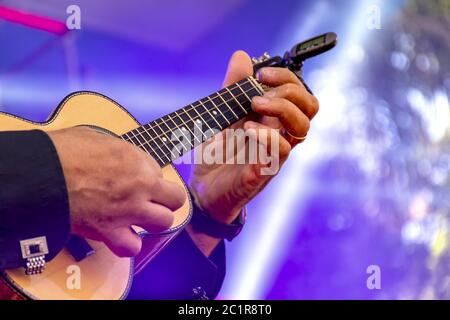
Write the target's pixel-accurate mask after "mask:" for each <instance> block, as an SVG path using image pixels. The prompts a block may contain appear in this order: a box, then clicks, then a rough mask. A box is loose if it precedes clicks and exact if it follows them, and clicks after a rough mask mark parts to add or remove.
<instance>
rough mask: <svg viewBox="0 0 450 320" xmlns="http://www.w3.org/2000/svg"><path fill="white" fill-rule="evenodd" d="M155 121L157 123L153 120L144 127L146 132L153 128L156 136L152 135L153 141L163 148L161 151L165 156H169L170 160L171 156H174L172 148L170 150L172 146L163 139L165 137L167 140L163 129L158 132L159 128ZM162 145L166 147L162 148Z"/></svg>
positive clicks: (159, 147) (160, 148)
mask: <svg viewBox="0 0 450 320" xmlns="http://www.w3.org/2000/svg"><path fill="white" fill-rule="evenodd" d="M154 123H155V121H152V122H150V123H149V124H146V125H145V126H143V128H144V130H145V131H146V132H148V131H147V130H151V131H152V132H153V134H154V136H153V135H152V138H153V141H154V143H155V144H156V146H157V148H158V149H159V150H161V152H162V153H163V154H164V156H165V158H168V159H169V160H170V158H171V156H172V150H170V148H169V147H168V146H167V145H166V144H165V143H164V141H163V139H166V140H167V138H165V137H163V136H162V131H160V132H158V128H156V127H155V126H154ZM161 146H163V147H164V148H162V147H161ZM163 149H165V150H166V151H164V150H163ZM169 155H170V156H169Z"/></svg>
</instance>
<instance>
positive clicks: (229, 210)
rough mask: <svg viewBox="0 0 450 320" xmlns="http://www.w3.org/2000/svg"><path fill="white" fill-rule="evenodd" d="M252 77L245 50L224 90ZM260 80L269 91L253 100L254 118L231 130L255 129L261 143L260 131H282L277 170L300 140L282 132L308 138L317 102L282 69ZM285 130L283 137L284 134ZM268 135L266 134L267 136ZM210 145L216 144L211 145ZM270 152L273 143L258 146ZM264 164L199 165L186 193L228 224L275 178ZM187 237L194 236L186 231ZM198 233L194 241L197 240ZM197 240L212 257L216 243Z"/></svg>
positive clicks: (231, 69)
mask: <svg viewBox="0 0 450 320" xmlns="http://www.w3.org/2000/svg"><path fill="white" fill-rule="evenodd" d="M250 75H253V67H252V63H251V59H250V57H249V56H248V55H247V54H246V53H245V52H243V51H237V52H235V53H234V54H233V56H232V57H231V60H230V63H229V66H228V72H227V75H226V77H225V81H224V84H223V85H224V87H225V86H229V85H231V84H233V83H235V82H237V81H240V80H242V79H244V78H246V77H247V76H250ZM258 79H259V80H260V81H261V82H262V83H263V84H266V85H268V86H270V87H271V88H272V90H270V91H269V92H266V93H265V94H264V95H263V96H262V97H255V98H253V100H252V109H253V111H254V113H251V114H249V115H248V116H247V117H246V118H245V119H243V120H241V121H239V122H237V123H235V124H234V125H233V126H232V127H231V128H233V129H237V128H242V129H244V130H248V129H254V130H255V132H256V135H255V137H254V138H255V139H256V140H258V142H259V140H260V137H261V136H262V134H261V133H262V132H264V131H265V132H266V133H267V132H268V131H267V130H271V129H280V131H278V132H277V133H276V134H277V135H278V138H279V139H278V143H279V146H278V148H279V154H278V155H273V154H272V155H271V157H278V160H279V164H280V166H281V165H282V164H283V163H284V162H285V161H286V159H287V158H288V156H289V153H290V152H291V150H292V148H293V147H294V146H295V145H296V144H298V143H299V142H300V141H298V140H295V139H292V138H291V137H289V136H288V135H285V134H283V131H284V130H285V131H288V132H289V133H290V134H291V135H293V136H295V137H304V136H306V135H307V133H308V130H309V127H310V120H311V119H312V118H313V117H314V115H315V114H316V113H317V112H318V110H319V104H318V101H317V99H316V98H315V97H314V96H312V95H311V94H310V93H308V91H307V90H306V89H305V87H304V86H303V84H302V83H301V82H300V81H299V80H298V79H297V77H296V76H295V74H294V73H292V72H291V71H289V70H288V69H282V68H263V69H261V70H260V72H259V73H258ZM285 131H284V132H285ZM268 136H270V134H268ZM222 139H223V140H224V136H222ZM210 143H214V142H210ZM261 143H262V144H263V145H264V146H265V147H267V152H268V153H270V150H271V149H270V144H271V140H270V139H269V140H268V141H267V142H264V141H261ZM262 167H264V164H262V163H256V164H239V165H228V164H197V165H195V167H194V171H193V175H192V176H191V183H190V188H191V190H192V193H193V194H194V198H195V199H194V200H195V201H196V203H197V204H198V205H199V206H200V207H201V208H202V209H203V210H205V211H207V212H208V213H209V214H210V215H211V217H212V218H213V219H215V220H217V221H220V222H222V223H231V222H232V221H233V220H234V219H235V218H236V217H237V216H238V214H239V213H240V211H241V210H242V208H243V206H245V204H247V203H248V202H249V201H250V200H251V199H252V198H253V197H254V196H255V195H257V194H258V193H259V192H260V191H261V190H262V189H263V188H264V187H265V186H266V185H267V183H268V182H269V181H270V180H271V179H272V178H273V175H261V174H260V173H261V168H262ZM190 232H191V233H192V234H194V233H195V232H194V231H193V230H192V228H190ZM199 237H201V236H199V235H198V234H197V238H199ZM201 238H202V239H201V240H199V241H197V244H198V245H199V246H200V247H203V249H204V251H207V252H211V248H213V247H214V243H216V244H217V242H218V241H217V239H216V240H213V239H212V238H211V237H209V238H208V237H207V236H203V237H201Z"/></svg>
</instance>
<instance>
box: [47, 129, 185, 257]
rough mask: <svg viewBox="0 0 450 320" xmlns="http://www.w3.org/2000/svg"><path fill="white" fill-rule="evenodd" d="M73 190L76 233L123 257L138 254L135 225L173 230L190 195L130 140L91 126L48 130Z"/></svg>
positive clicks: (155, 229) (72, 219) (72, 202)
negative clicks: (180, 209) (167, 179)
mask: <svg viewBox="0 0 450 320" xmlns="http://www.w3.org/2000/svg"><path fill="white" fill-rule="evenodd" d="M48 134H49V136H50V138H51V139H52V141H53V143H54V145H55V147H56V149H57V151H58V155H59V158H60V160H61V164H62V167H63V171H64V176H65V179H66V185H67V189H68V194H69V204H70V217H71V231H72V233H74V234H77V235H80V236H82V237H85V238H89V239H93V240H98V241H103V242H104V243H105V244H106V245H107V246H108V247H109V248H110V249H111V251H113V252H114V253H115V254H116V255H118V256H120V257H124V256H135V255H137V254H138V253H139V251H140V250H141V246H142V243H141V239H140V237H139V236H138V235H137V234H136V233H134V231H132V230H131V229H130V226H131V225H137V226H140V227H142V228H144V229H146V230H147V231H151V232H158V231H163V230H166V229H168V228H169V227H170V226H171V225H172V222H173V219H174V216H173V211H175V210H176V209H178V208H180V207H181V206H182V205H183V203H184V202H185V199H186V196H185V192H184V190H183V188H181V187H180V186H178V185H177V184H175V183H172V182H169V181H166V180H164V179H163V178H162V173H161V168H160V167H159V166H158V164H157V163H156V161H155V160H154V159H152V158H151V157H150V156H149V155H148V154H146V153H145V152H143V151H142V150H140V149H139V148H137V147H135V146H133V145H131V144H130V143H128V142H125V141H122V140H120V139H118V138H115V137H110V136H108V135H104V134H102V133H98V132H95V131H93V130H91V129H88V128H82V127H77V128H70V129H64V130H57V131H52V132H49V133H48Z"/></svg>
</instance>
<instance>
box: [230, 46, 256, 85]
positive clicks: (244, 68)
mask: <svg viewBox="0 0 450 320" xmlns="http://www.w3.org/2000/svg"><path fill="white" fill-rule="evenodd" d="M251 75H253V64H252V60H251V59H250V57H249V55H248V54H247V53H246V52H245V51H242V50H239V51H236V52H235V53H233V55H232V56H231V59H230V62H229V63H228V70H227V73H226V76H225V79H224V81H223V86H224V87H228V86H229V85H232V84H233V83H236V82H238V81H240V80H242V79H245V78H246V77H248V76H251Z"/></svg>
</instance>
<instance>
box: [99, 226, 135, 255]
mask: <svg viewBox="0 0 450 320" xmlns="http://www.w3.org/2000/svg"><path fill="white" fill-rule="evenodd" d="M103 242H104V243H105V244H106V245H107V246H108V248H109V249H110V250H111V251H112V252H113V253H114V254H115V255H116V256H119V257H134V256H136V255H137V254H138V253H139V252H140V251H141V248H142V240H141V238H140V237H139V236H138V235H137V234H136V233H135V232H134V231H132V230H131V229H130V228H129V227H121V228H117V229H113V230H112V231H109V232H108V234H107V236H106V238H105V239H103Z"/></svg>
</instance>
